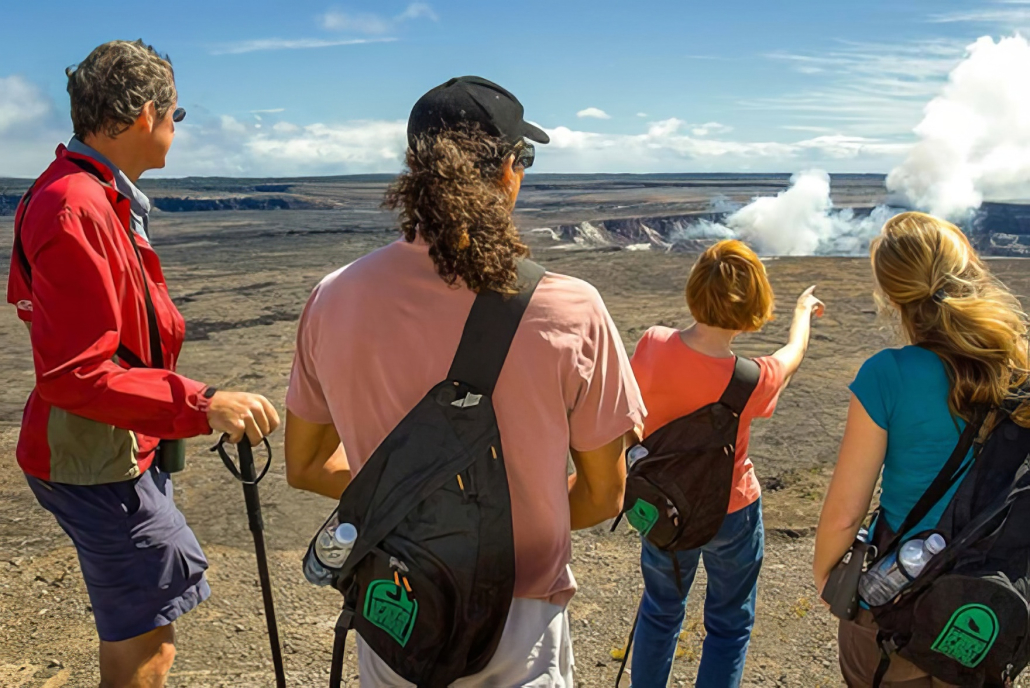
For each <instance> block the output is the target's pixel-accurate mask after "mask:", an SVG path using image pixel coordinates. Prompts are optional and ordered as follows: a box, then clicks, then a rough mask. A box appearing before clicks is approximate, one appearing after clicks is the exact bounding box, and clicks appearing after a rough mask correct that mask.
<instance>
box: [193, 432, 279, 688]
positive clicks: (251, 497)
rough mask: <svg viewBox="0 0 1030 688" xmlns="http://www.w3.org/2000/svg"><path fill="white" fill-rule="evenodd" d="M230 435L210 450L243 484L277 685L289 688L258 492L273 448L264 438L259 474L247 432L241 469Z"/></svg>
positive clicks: (241, 450) (240, 450) (241, 449)
mask: <svg viewBox="0 0 1030 688" xmlns="http://www.w3.org/2000/svg"><path fill="white" fill-rule="evenodd" d="M227 439H228V436H227V435H222V439H221V440H220V441H219V442H218V444H217V445H215V446H214V447H213V448H212V450H211V451H217V452H218V455H219V456H220V457H221V458H222V463H224V464H225V467H226V468H228V469H229V472H230V473H232V474H233V477H234V478H236V479H237V480H239V481H240V482H241V483H243V498H244V500H245V501H246V503H247V519H248V521H249V522H250V532H251V534H252V535H253V536H254V554H255V555H256V557H257V565H258V579H259V580H260V581H261V597H262V599H263V601H264V603H265V620H266V621H267V623H268V640H269V643H270V644H271V646H272V664H273V666H274V667H275V685H276V688H286V671H285V670H284V668H283V653H282V647H280V645H279V624H278V623H277V621H276V618H275V600H274V599H273V598H272V581H271V578H270V577H269V575H268V556H267V555H266V554H265V524H264V521H263V519H262V518H261V498H260V496H259V495H258V483H259V482H261V479H262V478H264V477H265V474H266V473H268V467H269V466H271V465H272V447H271V446H269V444H268V440H267V439H262V440H261V441H262V443H263V444H264V445H265V450H266V451H267V452H268V461H267V462H266V463H265V467H264V468H263V469H261V475H258V474H257V469H256V468H255V466H254V450H253V448H252V447H251V446H250V440H248V439H247V436H246V435H244V436H243V439H242V440H240V442H239V444H237V445H236V449H237V452H238V453H239V457H240V466H239V469H237V468H236V464H235V463H233V460H232V459H231V458H229V454H228V452H227V451H226V450H225V443H226V441H227Z"/></svg>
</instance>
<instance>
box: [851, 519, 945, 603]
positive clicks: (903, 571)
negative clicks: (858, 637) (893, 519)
mask: <svg viewBox="0 0 1030 688" xmlns="http://www.w3.org/2000/svg"><path fill="white" fill-rule="evenodd" d="M946 544H947V543H946V542H945V541H944V538H943V537H941V536H940V535H939V534H937V533H932V534H931V535H930V536H929V537H927V538H926V539H925V540H922V539H913V540H909V541H908V542H906V543H905V544H903V545H902V546H901V548H900V549H899V550H898V551H897V552H895V553H893V554H891V555H890V556H889V557H887V558H885V559H884V560H883V561H881V562H880V563H879V564H877V565H876V567H875V568H873V569H870V570H869V571H866V572H865V573H864V574H863V575H862V577H861V578H860V579H859V580H858V594H859V595H860V596H861V597H862V599H863V600H865V602H866V604H868V605H869V606H870V607H878V606H880V605H882V604H887V603H888V602H890V601H891V600H893V599H894V598H895V597H897V596H898V594H899V593H900V592H901V591H902V590H904V589H905V588H906V587H908V585H909V583H911V582H912V580H913V579H915V577H916V576H918V575H919V574H920V573H922V572H923V569H924V568H926V565H927V564H928V563H929V562H930V559H932V558H933V557H934V555H936V554H938V553H939V552H941V551H942V550H943V549H944V547H945V545H946Z"/></svg>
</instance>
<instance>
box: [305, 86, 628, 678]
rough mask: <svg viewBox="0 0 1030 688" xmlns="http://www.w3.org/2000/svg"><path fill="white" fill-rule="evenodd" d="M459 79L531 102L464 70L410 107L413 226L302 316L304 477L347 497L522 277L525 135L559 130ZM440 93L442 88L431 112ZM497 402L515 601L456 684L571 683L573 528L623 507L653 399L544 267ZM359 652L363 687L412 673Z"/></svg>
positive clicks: (407, 178) (408, 177) (598, 319)
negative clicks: (629, 452) (502, 113)
mask: <svg viewBox="0 0 1030 688" xmlns="http://www.w3.org/2000/svg"><path fill="white" fill-rule="evenodd" d="M455 88H459V89H464V90H467V91H471V92H472V93H473V94H474V96H475V97H476V98H477V99H483V100H484V101H487V100H489V99H493V98H498V99H507V98H510V99H511V100H513V101H514V102H515V103H516V104H517V102H518V101H517V100H514V96H511V94H509V93H508V92H507V91H504V90H503V89H501V88H500V87H499V86H496V84H491V83H490V82H486V81H485V80H479V79H475V78H463V79H459V80H451V81H449V82H447V84H444V85H443V86H440V87H438V88H437V89H434V90H433V91H430V93H429V94H427V95H426V96H424V97H423V99H422V100H421V101H420V102H419V104H417V105H416V107H415V109H414V110H413V112H412V116H411V119H410V120H409V130H408V133H409V151H408V156H407V167H408V169H407V170H406V171H405V172H404V173H402V174H401V176H400V177H399V178H398V180H397V181H396V182H395V184H394V185H393V186H392V187H391V190H390V192H389V193H388V195H387V203H388V204H389V205H391V206H393V207H395V208H398V209H399V210H400V217H401V227H402V230H403V233H404V238H403V239H402V240H399V241H397V242H395V243H392V244H390V245H388V246H386V247H384V248H382V249H380V250H378V251H375V252H373V253H371V254H369V255H367V256H365V257H364V258H361V259H360V260H358V261H356V262H354V263H352V264H350V265H348V266H346V267H344V268H342V269H340V270H338V271H336V272H334V273H332V274H331V275H329V276H328V277H326V278H325V279H324V280H323V281H322V282H321V283H320V284H319V285H318V286H317V287H316V288H315V290H314V292H313V294H312V295H311V298H310V300H309V301H308V304H307V306H306V308H305V310H304V313H303V315H302V316H301V321H300V325H299V332H298V338H297V353H296V358H295V361H294V367H293V374H292V377H291V380H290V389H289V393H288V395H287V400H286V404H287V408H288V415H287V433H286V461H287V477H288V479H289V482H290V484H291V485H293V486H294V487H298V488H300V489H305V490H310V491H313V492H317V493H320V494H324V495H326V496H329V497H332V498H334V499H335V498H338V497H339V496H340V494H341V493H342V492H343V490H344V489H345V488H346V487H347V485H348V484H349V482H350V479H351V477H352V476H353V475H354V474H356V473H357V472H358V471H359V470H361V467H362V465H363V464H364V463H365V462H366V461H367V460H368V458H369V457H370V456H371V455H372V453H373V452H374V451H375V449H376V448H377V447H378V445H379V444H380V443H381V442H382V441H383V440H384V439H385V438H386V436H387V435H388V434H389V433H390V432H391V431H392V430H393V428H394V427H395V426H397V425H398V424H399V423H400V421H401V420H402V419H403V418H404V416H405V415H406V414H407V413H408V412H409V411H410V410H411V409H412V408H413V407H414V406H415V405H416V404H417V403H418V402H419V400H420V399H422V397H423V396H425V394H426V393H427V392H428V391H429V390H430V389H431V388H432V387H433V386H434V385H436V384H437V383H438V382H440V381H441V380H443V379H445V378H446V377H447V373H448V370H449V367H450V365H451V362H452V359H453V358H454V355H455V351H456V349H457V346H458V342H459V340H460V338H461V334H462V329H463V326H464V323H465V320H466V318H467V317H468V315H469V311H470V309H471V307H472V303H473V301H474V300H475V297H476V294H475V291H474V290H480V289H493V290H496V291H502V292H504V291H511V289H512V287H513V286H514V278H515V269H516V266H517V260H518V259H519V258H521V257H522V256H524V255H525V254H526V253H527V250H526V248H525V246H524V245H523V244H522V243H521V242H520V241H519V237H518V233H517V232H516V230H515V228H514V226H513V224H512V219H511V211H512V209H513V207H514V204H515V199H516V197H517V195H518V191H519V188H520V185H521V181H522V177H523V174H524V170H525V168H526V167H528V166H529V165H530V164H532V160H533V149H532V146H531V144H529V143H528V142H526V141H525V140H524V137H526V138H533V139H534V140H537V141H538V142H546V140H547V136H546V134H544V133H543V132H542V131H540V130H539V129H536V127H533V126H532V125H529V124H527V123H525V122H524V121H523V120H522V118H521V105H518V118H517V121H514V122H512V121H506V120H505V119H504V118H503V117H496V116H495V117H491V116H490V115H491V113H490V111H489V110H488V109H487V108H462V109H461V110H460V112H458V113H457V114H456V115H455V117H454V118H452V119H450V120H448V119H447V118H446V117H443V116H441V108H443V110H444V112H445V114H446V103H447V98H448V97H450V96H451V92H450V89H455ZM427 99H428V100H430V101H434V100H435V102H434V103H433V104H434V107H433V108H429V111H430V113H431V115H432V116H430V117H427V116H426V110H427V107H426V103H425V101H427ZM441 102H442V103H443V105H441ZM477 102H478V101H477ZM434 117H435V119H434ZM476 118H479V119H476ZM468 125H475V128H470V127H469V126H468ZM493 402H494V405H495V408H496V415H497V424H498V427H499V430H500V434H501V437H502V444H503V451H504V456H505V465H506V469H507V475H508V485H509V490H510V494H511V504H512V506H511V509H512V521H513V530H514V547H515V582H514V589H515V592H514V596H515V600H514V601H513V602H512V606H511V609H510V612H509V616H508V621H507V624H506V626H505V629H504V634H503V636H502V638H501V642H500V645H499V647H498V649H497V651H496V653H495V654H494V657H493V659H492V660H491V661H490V663H489V664H488V666H487V667H486V668H485V669H484V671H483V672H481V673H479V674H476V675H474V676H470V677H466V678H464V679H461V680H460V681H458V682H457V683H456V684H455V685H480V684H483V683H489V684H491V685H505V686H523V685H526V686H529V685H532V686H569V687H570V688H571V686H572V683H571V681H572V654H571V646H570V642H569V633H568V620H567V615H566V614H565V606H566V604H567V603H568V601H569V599H570V598H571V597H572V596H573V594H574V592H575V589H576V584H575V580H574V579H573V577H572V573H571V571H570V569H569V567H568V563H569V559H570V555H571V538H570V530H571V529H577V528H587V527H590V526H593V525H596V524H598V523H600V522H602V521H604V520H606V519H608V518H611V517H613V516H615V515H616V514H617V513H618V512H619V509H620V507H621V504H622V493H623V488H624V482H625V464H624V460H623V449H624V442H623V437H624V436H625V435H626V434H627V433H629V432H631V431H633V430H634V429H635V428H636V427H640V426H641V425H642V423H643V415H644V409H643V403H642V401H641V399H640V393H639V391H638V389H637V385H636V382H635V380H634V378H633V375H632V371H631V368H630V365H629V361H628V359H627V356H626V352H625V350H624V348H623V345H622V342H621V340H620V338H619V335H618V332H617V331H616V328H615V325H614V323H613V322H612V320H611V317H610V316H609V315H608V312H607V310H606V309H605V306H604V303H603V302H602V301H601V297H600V296H599V294H598V293H597V291H596V290H595V289H594V288H593V287H591V286H590V285H589V284H587V283H585V282H583V281H581V280H578V279H575V278H572V277H566V276H563V275H557V274H553V273H546V274H545V275H544V277H543V278H542V280H541V281H540V284H539V286H538V287H537V289H536V291H535V293H534V294H533V297H532V299H531V301H530V302H529V305H528V307H527V309H526V312H525V314H524V316H523V318H522V321H521V324H520V325H519V328H518V330H517V332H516V334H515V337H514V339H513V341H512V345H511V349H510V351H509V354H508V357H507V359H506V362H505V364H504V367H503V369H502V371H501V374H500V377H499V378H498V381H497V386H496V389H495V392H494V395H493ZM570 452H571V455H572V459H573V462H574V464H575V467H576V473H575V475H573V476H572V477H571V478H570V477H569V476H568V470H567V466H568V463H567V462H568V456H569V454H570ZM359 668H360V672H361V681H362V685H363V686H366V685H368V686H371V685H375V686H407V685H410V684H408V683H406V682H404V681H403V680H402V679H400V678H399V677H398V676H397V675H396V674H394V673H393V672H392V671H391V670H390V668H389V667H387V666H386V665H385V664H384V663H383V662H382V661H381V660H379V658H378V657H376V656H375V655H374V653H372V652H371V651H370V650H369V649H368V647H367V646H365V645H363V644H362V643H361V642H360V641H359Z"/></svg>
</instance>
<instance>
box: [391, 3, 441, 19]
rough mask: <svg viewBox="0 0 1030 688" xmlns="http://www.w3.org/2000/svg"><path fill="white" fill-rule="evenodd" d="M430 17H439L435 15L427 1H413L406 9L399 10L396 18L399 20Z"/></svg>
mask: <svg viewBox="0 0 1030 688" xmlns="http://www.w3.org/2000/svg"><path fill="white" fill-rule="evenodd" d="M423 17H424V18H426V19H432V20H433V21H439V20H440V17H438V16H437V14H436V12H434V11H433V8H432V7H430V6H429V3H425V2H413V3H411V4H410V5H408V7H407V9H405V10H404V11H403V12H401V13H400V14H399V15H398V16H397V19H398V20H399V21H407V20H409V19H421V18H423Z"/></svg>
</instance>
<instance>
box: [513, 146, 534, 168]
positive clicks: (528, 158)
mask: <svg viewBox="0 0 1030 688" xmlns="http://www.w3.org/2000/svg"><path fill="white" fill-rule="evenodd" d="M534 160H536V148H534V147H533V144H532V143H530V142H529V141H523V142H522V143H520V144H519V147H518V148H516V149H515V161H514V162H513V163H512V167H521V168H522V169H524V170H528V169H529V168H530V167H532V166H533V161H534Z"/></svg>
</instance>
